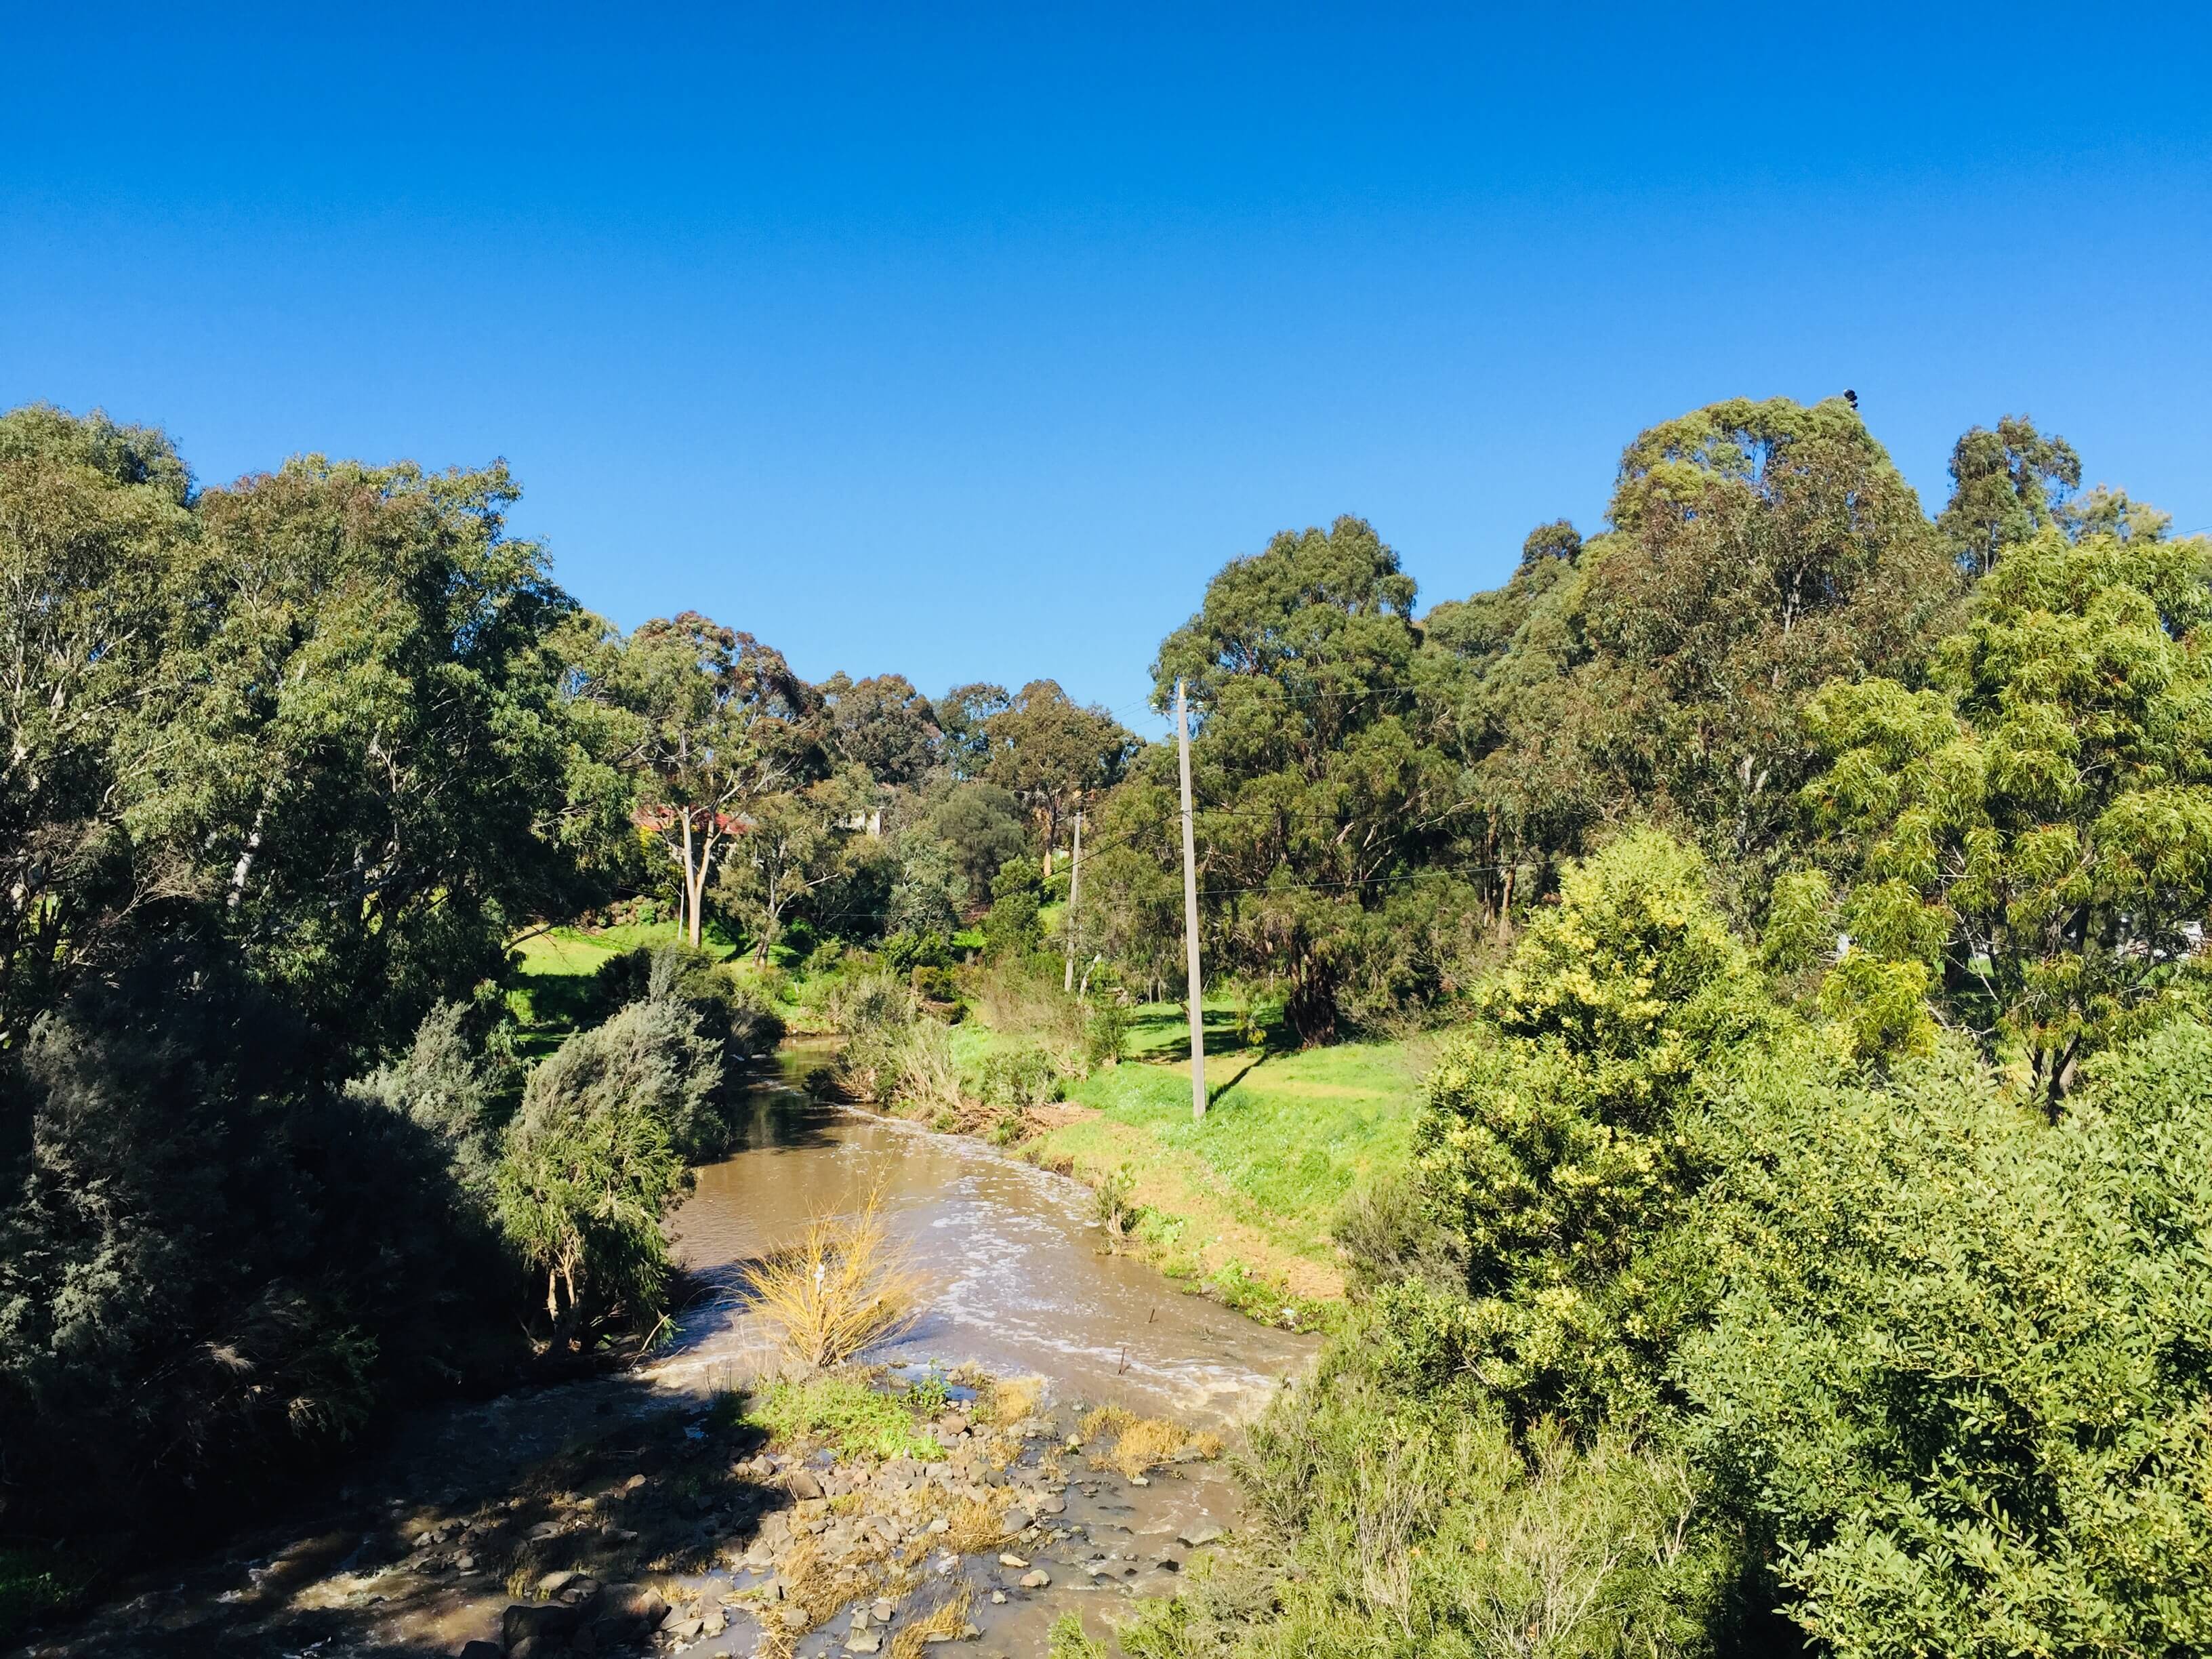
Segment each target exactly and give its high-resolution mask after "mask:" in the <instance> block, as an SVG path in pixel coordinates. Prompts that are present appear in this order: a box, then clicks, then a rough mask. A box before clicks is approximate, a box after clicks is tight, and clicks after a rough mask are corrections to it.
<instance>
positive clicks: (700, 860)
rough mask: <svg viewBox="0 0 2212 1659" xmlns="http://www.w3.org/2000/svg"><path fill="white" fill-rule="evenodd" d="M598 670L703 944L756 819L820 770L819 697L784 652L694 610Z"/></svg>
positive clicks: (595, 676) (687, 932)
mask: <svg viewBox="0 0 2212 1659" xmlns="http://www.w3.org/2000/svg"><path fill="white" fill-rule="evenodd" d="M591 667H592V680H593V683H594V684H595V687H596V690H597V692H598V695H599V697H601V698H602V699H603V700H604V701H605V702H607V703H609V704H611V705H612V706H613V707H615V708H619V709H621V710H623V711H624V712H626V713H627V714H629V716H631V722H632V723H631V739H630V743H629V749H628V751H627V754H626V757H625V758H626V760H627V762H628V763H629V767H630V769H631V772H632V775H633V776H634V777H635V781H636V789H637V812H638V822H639V824H640V827H641V829H643V830H644V831H645V832H646V833H647V835H648V836H650V837H651V838H652V839H653V841H654V842H655V843H656V844H657V845H658V846H659V848H661V849H662V851H663V852H664V853H665V855H666V856H667V858H668V860H669V861H670V862H671V864H672V865H673V866H674V867H675V872H676V875H677V878H678V882H679V884H680V886H681V890H682V896H683V931H684V939H686V941H687V942H689V943H690V945H693V946H694V947H696V946H697V945H699V944H700V943H701V941H702V938H703V937H704V929H705V927H706V896H707V890H708V885H709V884H710V883H711V882H712V880H713V878H714V870H715V866H716V864H717V862H718V861H719V860H720V858H721V857H722V855H723V854H725V853H726V852H727V851H728V849H729V846H730V842H731V840H732V837H733V836H737V835H739V834H741V833H742V832H743V830H744V826H745V823H746V822H747V814H748V813H749V812H750V810H751V809H752V808H753V806H754V805H757V803H758V802H759V801H760V800H761V799H763V798H765V797H768V796H770V795H774V794H776V793H780V792H782V791H786V790H788V789H790V788H792V787H794V786H797V785H799V784H803V783H805V782H807V781H811V778H812V777H814V776H815V775H817V774H818V771H819V769H820V753H819V732H818V729H817V728H818V714H819V709H818V708H817V702H818V700H817V696H816V693H815V692H814V690H813V689H812V688H811V686H809V685H808V684H806V683H805V681H804V680H801V679H800V678H799V677H798V676H797V675H795V674H793V672H792V671H791V667H790V665H789V664H788V663H787V662H785V660H784V659H783V656H782V653H780V652H778V651H775V650H774V649H772V648H771V647H768V646H764V645H763V644H761V643H760V641H757V640H756V639H755V638H753V636H752V635H750V634H741V633H738V631H737V630H735V629H729V628H725V627H723V626H722V625H721V624H720V623H715V622H710V621H709V620H708V619H707V618H706V617H702V616H701V615H699V614H698V613H697V612H696V611H684V613H683V614H681V615H680V616H678V617H675V618H673V619H672V620H655V621H653V622H649V623H646V624H645V625H644V626H643V627H641V628H640V629H637V631H636V632H635V633H634V634H632V635H630V637H629V640H628V641H622V642H612V641H610V642H608V644H607V645H606V646H605V647H604V648H603V649H602V651H601V652H600V653H599V655H598V657H597V659H596V660H595V661H594V662H593V663H592V665H591Z"/></svg>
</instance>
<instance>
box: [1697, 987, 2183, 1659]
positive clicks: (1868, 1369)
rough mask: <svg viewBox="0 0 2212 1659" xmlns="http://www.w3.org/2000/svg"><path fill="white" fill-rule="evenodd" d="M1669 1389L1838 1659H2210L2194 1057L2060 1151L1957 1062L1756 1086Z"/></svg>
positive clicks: (2174, 1051) (2153, 1052)
mask: <svg viewBox="0 0 2212 1659" xmlns="http://www.w3.org/2000/svg"><path fill="white" fill-rule="evenodd" d="M1723 1116H1724V1118H1725V1121H1726V1123H1727V1126H1728V1128H1729V1133H1730V1138H1731V1139H1732V1140H1733V1141H1734V1142H1735V1148H1736V1150H1735V1153H1734V1155H1733V1156H1732V1157H1731V1158H1730V1159H1729V1164H1728V1168H1727V1170H1726V1171H1725V1173H1723V1175H1722V1176H1719V1177H1718V1178H1717V1181H1716V1182H1715V1184H1714V1186H1713V1188H1711V1191H1710V1192H1709V1194H1708V1195H1707V1198H1706V1200H1705V1202H1704V1204H1703V1205H1701V1206H1700V1207H1701V1208H1702V1209H1703V1211H1704V1212H1705V1217H1706V1218H1707V1221H1706V1227H1705V1236H1706V1237H1707V1238H1708V1239H1709V1240H1710V1242H1711V1248H1713V1249H1715V1250H1716V1251H1717V1253H1718V1254H1719V1255H1721V1256H1722V1257H1723V1260H1724V1261H1726V1263H1727V1264H1728V1267H1729V1277H1730V1281H1731V1285H1732V1288H1731V1290H1730V1291H1729V1296H1728V1297H1727V1298H1726V1300H1725V1302H1724V1303H1723V1304H1722V1305H1721V1308H1720V1310H1719V1312H1718V1316H1717V1319H1716V1320H1715V1321H1714V1322H1713V1323H1712V1324H1711V1328H1708V1329H1705V1330H1704V1331H1701V1332H1699V1333H1698V1334H1695V1335H1693V1336H1692V1337H1691V1339H1690V1340H1688V1341H1687V1342H1686V1345H1685V1346H1684V1349H1683V1352H1682V1353H1681V1356H1680V1362H1679V1365H1680V1373H1679V1374H1680V1379H1681V1383H1682V1386H1683V1388H1684V1389H1685V1390H1686V1394H1687V1395H1688V1396H1689V1399H1690V1401H1691V1402H1692V1406H1693V1407H1694V1412H1693V1413H1692V1417H1691V1419H1690V1423H1691V1425H1692V1434H1693V1437H1694V1445H1695V1448H1696V1449H1697V1452H1698V1455H1699V1462H1700V1463H1701V1465H1702V1466H1703V1467H1704V1468H1705V1470H1706V1471H1707V1472H1708V1473H1709V1475H1710V1478H1711V1480H1712V1481H1713V1483H1714V1486H1715V1489H1716V1495H1717V1500H1718V1501H1719V1502H1721V1503H1723V1504H1725V1505H1726V1506H1727V1507H1728V1508H1729V1509H1730V1510H1732V1511H1734V1512H1735V1513H1738V1514H1741V1515H1742V1516H1746V1517H1747V1520H1748V1522H1750V1523H1751V1524H1752V1525H1753V1526H1754V1527H1755V1528H1756V1529H1757V1531H1758V1533H1759V1534H1761V1535H1762V1537H1763V1539H1764V1540H1765V1541H1766V1542H1767V1543H1768V1544H1770V1545H1771V1547H1772V1548H1773V1550H1774V1551H1775V1555H1776V1559H1777V1561H1778V1578H1779V1581H1780V1585H1781V1588H1782V1589H1783V1590H1784V1593H1785V1595H1786V1596H1787V1598H1788V1606H1789V1610H1790V1613H1791V1616H1792V1617H1793V1618H1794V1619H1795V1620H1796V1621H1797V1622H1798V1623H1799V1624H1800V1625H1801V1626H1802V1627H1803V1629H1804V1630H1805V1631H1806V1632H1808V1634H1809V1635H1810V1636H1812V1637H1813V1638H1816V1639H1817V1640H1818V1641H1819V1642H1820V1643H1821V1644H1822V1645H1823V1648H1824V1650H1826V1651H1828V1652H1831V1653H1833V1654H1836V1655H1838V1656H1839V1659H1876V1656H1881V1659H1890V1656H1897V1659H1903V1656H1906V1655H1914V1654H1926V1653H1942V1654H1947V1655H1960V1656H1987V1659H1996V1656H1998V1655H2011V1654H2018V1653H2034V1652H2042V1653H2058V1652H2075V1653H2091V1652H2100V1653H2104V1652H2108V1653H2146V1654H2148V1653H2160V1654H2183V1653H2201V1652H2204V1651H2206V1650H2208V1648H2212V1510H2208V1509H2207V1508H2206V1505H2205V1503H2204V1493H2205V1492H2206V1491H2207V1490H2208V1489H2212V1488H2208V1486H2207V1482H2208V1480H2212V1345H2208V1342H2207V1336H2208V1334H2212V1314H2209V1313H2208V1310H2209V1309H2212V1274H2208V1271H2207V1256H2206V1247H2207V1241H2208V1240H2212V1166H2208V1164H2207V1161H2206V1159H2205V1157H2204V1149H2205V1148H2206V1147H2207V1146H2212V1030H2207V1029H2206V1028H2205V1027H2204V1026H2203V1025H2201V1024H2196V1023H2194V1022H2190V1023H2186V1024H2178V1025H2175V1026H2173V1027H2172V1028H2170V1029H2168V1030H2164V1031H2162V1032H2160V1033H2158V1034H2157V1035H2155V1036H2153V1037H2151V1038H2149V1039H2148V1040H2144V1041H2140V1042H2136V1043H2135V1044H2133V1045H2131V1046H2130V1047H2128V1048H2124V1049H2123V1050H2121V1051H2119V1052H2118V1053H2116V1054H2112V1055H2109V1056H2107V1057H2106V1061H2105V1063H2103V1064H2101V1065H2100V1066H2098V1067H2096V1068H2095V1069H2094V1071H2093V1078H2092V1081H2091V1082H2090V1084H2089V1086H2088V1088H2087V1091H2086V1093H2085V1094H2084V1096H2083V1097H2081V1099H2080V1100H2079V1101H2078V1103H2077V1104H2076V1107H2075V1110H2074V1111H2073V1113H2072V1114H2071V1115H2069V1119H2068V1121H2066V1122H2064V1123H2063V1124H2062V1125H2061V1126H2059V1127H2057V1128H2055V1129H2054V1128H2051V1127H2048V1126H2047V1125H2045V1123H2044V1122H2043V1121H2042V1120H2041V1116H2040V1115H2039V1113H2037V1112H2035V1111H2033V1110H2032V1109H2028V1108H2027V1107H2025V1106H2022V1105H2021V1104H2018V1103H2012V1102H2008V1101H2007V1100H2006V1099H2004V1098H2003V1097H2001V1096H2000V1095H1999V1093H1998V1092H1997V1091H1996V1088H1995V1086H1994V1085H1993V1084H1992V1082H1991V1080H1990V1078H1989V1077H1988V1076H1987V1075H1986V1074H1985V1073H1981V1072H1979V1071H1978V1070H1977V1069H1976V1068H1975V1067H1974V1066H1972V1064H1971V1063H1970V1062H1969V1061H1968V1060H1966V1059H1964V1058H1963V1057H1961V1056H1959V1055H1956V1054H1953V1055H1947V1056H1944V1057H1942V1058H1941V1059H1939V1060H1937V1061H1936V1062H1933V1063H1930V1064H1929V1065H1927V1066H1923V1067H1922V1068H1920V1069H1918V1070H1917V1071H1916V1072H1915V1073H1912V1074H1911V1076H1909V1077H1907V1078H1905V1079H1901V1080H1900V1082H1899V1085H1897V1086H1896V1087H1895V1088H1894V1089H1872V1088H1868V1087H1865V1086H1863V1085H1857V1084H1854V1083H1851V1082H1850V1081H1848V1080H1846V1079H1830V1080H1827V1081H1825V1082H1824V1081H1820V1080H1817V1079H1808V1078H1807V1077H1806V1076H1805V1075H1804V1073H1802V1071H1784V1070H1783V1069H1781V1068H1779V1067H1773V1068H1767V1069H1764V1070H1762V1071H1760V1072H1759V1073H1758V1074H1757V1075H1756V1076H1755V1077H1754V1078H1753V1079H1751V1080H1750V1081H1749V1082H1748V1083H1747V1085H1746V1086H1745V1087H1744V1088H1743V1089H1741V1091H1738V1092H1737V1093H1735V1095H1734V1096H1732V1097H1731V1098H1730V1099H1729V1101H1728V1102H1727V1103H1726V1104H1725V1106H1724V1108H1723Z"/></svg>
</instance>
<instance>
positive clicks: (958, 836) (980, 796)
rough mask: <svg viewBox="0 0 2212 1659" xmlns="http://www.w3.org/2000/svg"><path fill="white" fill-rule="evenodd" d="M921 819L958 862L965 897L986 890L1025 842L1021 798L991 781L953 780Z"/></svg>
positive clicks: (983, 893) (982, 894) (985, 894)
mask: <svg viewBox="0 0 2212 1659" xmlns="http://www.w3.org/2000/svg"><path fill="white" fill-rule="evenodd" d="M924 823H925V826H926V828H927V830H928V833H929V834H931V835H932V836H935V837H936V838H937V839H938V840H939V841H940V842H944V843H945V847H946V848H948V849H949V850H950V851H951V854H952V860H953V862H954V863H955V864H957V865H958V866H960V873H961V876H962V877H963V878H964V879H965V880H966V882H967V884H968V895H969V901H970V902H978V901H981V899H984V898H987V897H988V896H990V894H991V883H992V881H993V880H994V878H996V877H997V875H998V873H999V872H1000V869H1001V868H1003V867H1004V866H1005V865H1006V860H1008V859H1012V858H1018V857H1019V856H1020V855H1021V854H1023V853H1024V852H1025V851H1026V850H1027V849H1028V847H1029V836H1028V833H1027V832H1026V831H1025V830H1024V828H1023V824H1022V805H1021V802H1020V801H1018V799H1015V798H1014V795H1013V793H1012V791H1011V790H1006V789H1001V788H1000V787H998V786H997V785H996V784H992V783H963V784H959V785H957V786H956V787H953V788H951V790H948V791H947V792H946V793H945V795H944V796H943V798H942V799H939V801H938V802H937V803H936V804H935V805H933V806H932V807H931V808H930V810H929V812H928V815H927V818H926V819H925V820H924Z"/></svg>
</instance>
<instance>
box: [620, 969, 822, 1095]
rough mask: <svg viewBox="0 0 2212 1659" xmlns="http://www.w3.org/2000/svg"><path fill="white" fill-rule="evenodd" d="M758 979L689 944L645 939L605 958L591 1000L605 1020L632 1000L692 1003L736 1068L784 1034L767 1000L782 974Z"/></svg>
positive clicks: (731, 1066)
mask: <svg viewBox="0 0 2212 1659" xmlns="http://www.w3.org/2000/svg"><path fill="white" fill-rule="evenodd" d="M753 980H754V982H753V983H752V984H746V983H744V982H741V981H739V980H738V977H737V975H735V974H734V973H732V971H731V969H730V968H729V966H728V964H727V963H723V962H721V961H720V960H718V959H717V958H716V957H714V956H713V955H712V954H711V953H710V952H708V951H696V950H694V949H692V948H691V947H690V945H683V944H667V945H640V946H638V947H637V948H636V949H635V950H634V951H623V953H622V954H621V955H620V956H616V957H609V958H608V959H607V960H606V961H605V962H603V963H600V964H599V971H598V972H597V973H595V974H593V975H592V990H591V994H590V997H589V998H588V1000H587V1001H586V1009H587V1013H588V1017H589V1018H592V1021H593V1022H594V1023H599V1022H602V1021H605V1020H607V1019H611V1018H613V1017H614V1015H615V1013H616V1012H617V1010H619V1009H621V1008H623V1007H624V1006H628V1005H629V1004H630V1003H633V1002H641V1001H644V1000H647V998H650V997H656V996H657V997H663V998H673V999H675V1000H678V1001H680V1002H682V1003H684V1005H685V1006H688V1007H689V1008H690V1011H691V1012H692V1013H693V1015H694V1016H696V1018H697V1020H698V1022H699V1030H700V1031H701V1033H702V1035H703V1036H706V1037H708V1039H709V1040H711V1041H714V1042H720V1043H721V1045H722V1052H723V1061H724V1066H725V1067H726V1071H727V1072H729V1073H735V1072H736V1071H737V1070H738V1068H739V1067H740V1066H743V1065H744V1062H745V1061H746V1060H749V1059H750V1058H751V1057H752V1056H753V1055H754V1054H767V1053H769V1051H770V1050H772V1049H773V1048H775V1045H776V1044H777V1043H779V1042H782V1041H783V1037H784V1023H783V1019H782V1017H781V1015H779V1014H777V1013H776V1012H775V1011H774V1010H773V1009H772V1008H770V1007H769V1005H768V1000H767V999H768V998H769V996H770V995H772V994H773V991H774V986H775V984H777V983H781V982H783V981H782V976H781V974H775V975H762V974H760V973H758V972H756V973H755V975H754V976H753ZM656 987H658V988H656Z"/></svg>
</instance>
